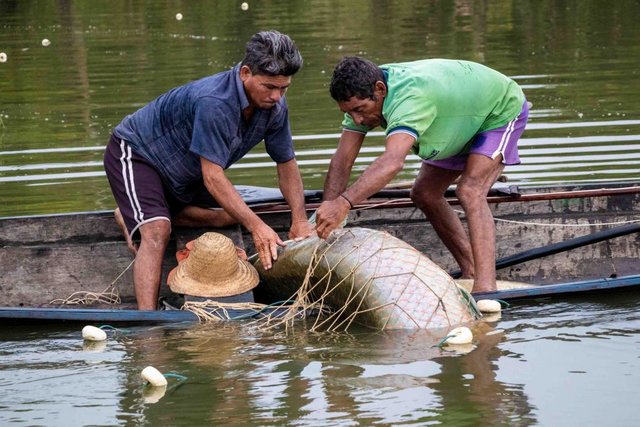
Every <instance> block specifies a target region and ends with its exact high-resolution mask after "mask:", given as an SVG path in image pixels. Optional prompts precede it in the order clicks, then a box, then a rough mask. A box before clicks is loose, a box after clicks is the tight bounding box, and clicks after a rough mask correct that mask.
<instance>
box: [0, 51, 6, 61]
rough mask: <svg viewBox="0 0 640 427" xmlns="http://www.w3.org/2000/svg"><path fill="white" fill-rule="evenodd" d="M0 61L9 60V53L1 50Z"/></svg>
mask: <svg viewBox="0 0 640 427" xmlns="http://www.w3.org/2000/svg"><path fill="white" fill-rule="evenodd" d="M0 62H7V54H6V53H4V52H0Z"/></svg>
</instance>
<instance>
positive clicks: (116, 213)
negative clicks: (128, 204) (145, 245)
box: [113, 208, 138, 256]
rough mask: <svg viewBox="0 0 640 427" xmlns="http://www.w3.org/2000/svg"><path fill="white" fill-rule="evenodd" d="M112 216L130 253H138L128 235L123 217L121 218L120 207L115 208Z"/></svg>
mask: <svg viewBox="0 0 640 427" xmlns="http://www.w3.org/2000/svg"><path fill="white" fill-rule="evenodd" d="M113 216H114V217H115V219H116V224H118V227H120V231H122V234H123V235H124V238H125V240H126V241H127V247H128V248H129V251H131V253H132V254H133V255H134V256H135V255H136V254H137V253H138V246H137V245H135V244H134V243H133V241H132V240H131V237H129V231H128V230H127V226H126V225H125V224H124V218H122V214H121V213H120V208H116V210H115V211H113Z"/></svg>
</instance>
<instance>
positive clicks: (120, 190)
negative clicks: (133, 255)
mask: <svg viewBox="0 0 640 427" xmlns="http://www.w3.org/2000/svg"><path fill="white" fill-rule="evenodd" d="M104 169H105V171H106V173H107V179H108V180H109V185H110V186H111V191H112V192H113V197H114V199H115V201H116V204H117V205H118V208H120V213H121V214H122V217H123V219H124V223H125V225H126V227H127V230H128V231H129V235H130V236H131V238H132V239H134V240H137V237H138V235H137V234H138V232H139V228H140V226H141V225H143V224H145V223H148V222H151V221H157V220H165V221H171V218H172V217H173V215H175V214H176V213H178V212H180V211H181V210H182V209H183V208H184V207H185V206H186V205H187V203H186V202H184V201H181V200H179V199H178V198H177V197H175V196H174V195H173V194H172V193H171V192H170V191H169V190H168V189H167V188H166V186H165V185H164V183H163V181H162V177H161V176H160V174H159V173H158V172H157V170H156V169H155V168H154V167H153V166H152V165H151V163H149V162H148V161H147V160H146V159H144V158H143V157H142V156H140V155H138V154H136V153H135V152H134V151H133V150H132V149H131V147H130V146H129V144H127V142H126V141H124V140H121V139H119V138H118V137H116V136H115V135H111V138H110V139H109V143H108V144H107V149H106V151H105V155H104ZM196 193H197V194H196V196H195V197H194V198H193V200H191V201H190V202H189V203H188V204H193V205H197V206H202V207H211V208H215V207H219V205H218V204H217V203H216V202H215V200H214V199H213V197H211V195H210V194H209V192H208V191H206V188H205V187H204V184H202V185H201V188H200V190H199V191H197V192H196Z"/></svg>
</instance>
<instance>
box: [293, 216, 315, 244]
mask: <svg viewBox="0 0 640 427" xmlns="http://www.w3.org/2000/svg"><path fill="white" fill-rule="evenodd" d="M315 232H316V230H315V228H314V226H313V224H311V223H310V222H309V220H304V221H295V222H294V223H292V224H291V229H290V230H289V238H290V239H293V240H302V239H306V238H307V237H309V236H311V235H312V234H315Z"/></svg>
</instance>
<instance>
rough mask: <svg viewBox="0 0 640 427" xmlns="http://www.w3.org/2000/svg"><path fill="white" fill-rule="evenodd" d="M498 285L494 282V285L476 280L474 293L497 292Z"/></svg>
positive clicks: (472, 291)
mask: <svg viewBox="0 0 640 427" xmlns="http://www.w3.org/2000/svg"><path fill="white" fill-rule="evenodd" d="M497 290H498V289H497V287H496V285H495V283H494V284H493V286H491V285H483V284H481V283H478V282H474V283H473V289H472V290H471V293H472V294H477V293H480V292H495V291H497Z"/></svg>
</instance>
